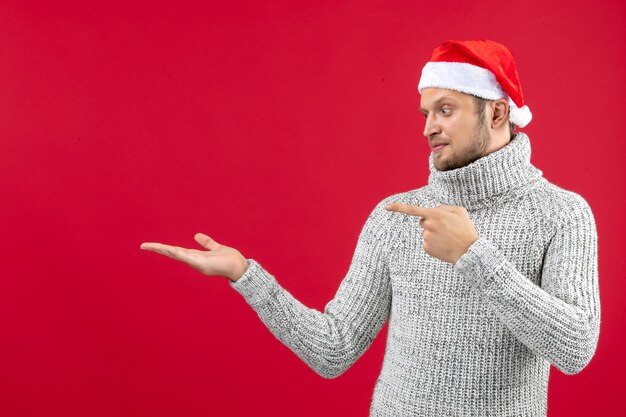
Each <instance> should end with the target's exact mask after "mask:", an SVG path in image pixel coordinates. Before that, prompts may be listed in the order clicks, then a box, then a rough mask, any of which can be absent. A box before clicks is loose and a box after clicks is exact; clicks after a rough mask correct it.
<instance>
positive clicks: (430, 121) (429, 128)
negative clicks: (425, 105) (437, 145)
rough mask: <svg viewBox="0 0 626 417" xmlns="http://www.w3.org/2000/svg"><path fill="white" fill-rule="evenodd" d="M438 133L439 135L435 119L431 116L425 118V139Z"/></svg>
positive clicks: (438, 127)
mask: <svg viewBox="0 0 626 417" xmlns="http://www.w3.org/2000/svg"><path fill="white" fill-rule="evenodd" d="M439 133H441V127H440V126H439V123H437V121H436V120H435V118H434V117H432V116H428V117H426V123H425V124H424V136H426V138H430V137H431V136H432V135H434V134H439Z"/></svg>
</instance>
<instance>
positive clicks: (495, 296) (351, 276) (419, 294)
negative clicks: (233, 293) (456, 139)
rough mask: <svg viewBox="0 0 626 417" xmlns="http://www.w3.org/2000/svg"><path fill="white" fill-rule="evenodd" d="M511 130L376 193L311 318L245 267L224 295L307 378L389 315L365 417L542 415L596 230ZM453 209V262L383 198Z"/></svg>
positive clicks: (340, 361) (574, 327) (594, 315)
mask: <svg viewBox="0 0 626 417" xmlns="http://www.w3.org/2000/svg"><path fill="white" fill-rule="evenodd" d="M530 151H531V147H530V141H529V138H528V136H527V135H525V134H524V133H521V132H518V133H516V134H515V136H514V137H513V138H512V139H511V142H510V143H509V144H507V145H506V146H505V147H503V148H501V149H500V150H498V151H496V152H493V153H491V154H489V155H487V156H484V157H482V158H480V159H478V160H477V161H475V162H473V163H471V164H469V165H467V166H465V167H462V168H458V169H454V170H450V171H438V170H437V169H436V168H435V167H434V164H433V159H432V158H433V157H432V154H431V156H430V161H429V164H430V177H429V179H428V185H426V186H424V187H421V188H418V189H415V190H412V191H408V192H404V193H399V194H395V195H392V196H389V197H387V198H385V199H384V200H383V201H381V202H380V203H379V204H377V205H376V207H375V208H374V209H373V211H372V212H371V214H370V215H369V217H368V219H367V221H366V222H365V225H364V227H363V230H362V231H361V234H360V236H359V239H358V242H357V246H356V250H355V253H354V256H353V259H352V262H351V264H350V268H349V270H348V273H347V275H346V276H345V278H344V279H343V281H342V282H341V285H340V286H339V289H338V291H337V293H336V295H335V297H334V298H333V299H332V300H331V301H330V302H329V303H328V304H327V305H326V307H325V309H324V312H323V313H321V312H319V311H317V310H315V309H310V308H308V307H306V306H304V305H303V304H301V303H300V302H299V301H297V300H296V299H295V298H294V297H293V296H292V295H291V294H289V293H288V292H287V291H286V290H285V289H283V288H282V287H281V286H280V285H279V284H278V283H277V281H276V280H275V278H274V277H273V276H272V275H271V274H270V273H269V272H267V271H266V270H265V269H263V267H262V266H261V265H260V264H259V263H258V262H256V261H255V260H254V259H252V258H249V259H248V261H249V263H250V266H249V268H248V270H247V271H246V272H245V274H244V275H243V276H242V277H241V278H240V279H239V280H238V281H237V282H235V283H232V284H231V285H232V287H233V288H235V289H236V290H237V291H238V292H239V293H241V294H242V295H243V297H244V298H245V300H246V301H247V302H248V303H249V304H250V305H251V306H252V308H253V309H254V310H255V311H256V312H257V313H258V315H259V317H260V318H261V320H262V321H263V322H264V323H265V325H266V326H267V327H268V328H269V329H270V331H271V332H272V333H273V334H274V335H275V336H276V337H277V338H278V339H279V340H281V341H282V342H283V343H284V344H285V345H287V346H288V347H289V348H290V349H291V350H292V351H293V352H294V353H295V354H296V355H298V356H299V357H300V358H301V359H302V360H303V361H304V362H306V363H307V364H308V365H309V366H310V367H311V368H312V369H314V370H315V371H316V372H317V373H319V374H320V375H321V376H323V377H326V378H333V377H336V376H338V375H340V374H341V373H342V372H344V371H345V370H346V369H347V368H349V367H350V366H351V365H352V364H353V363H354V362H355V361H356V360H357V359H358V358H359V357H360V356H361V354H362V353H363V352H364V351H365V350H366V349H367V348H368V347H369V346H370V344H371V343H372V341H373V340H374V338H375V337H376V335H377V334H378V332H379V330H380V329H381V327H382V326H383V324H384V323H385V322H386V321H387V320H389V329H388V330H389V331H388V335H387V345H386V349H385V358H384V361H383V366H382V370H381V373H380V376H379V378H378V380H377V382H376V386H375V389H374V394H373V398H372V402H371V407H370V415H371V416H389V417H392V416H393V417H397V416H432V417H444V416H468V417H469V416H471V417H478V416H499V417H505V416H525V417H531V416H546V413H547V385H548V374H549V371H550V365H554V366H555V367H557V368H558V369H559V370H561V371H562V372H564V373H566V374H575V373H577V372H580V371H581V370H582V369H583V368H584V367H585V365H586V364H587V363H588V362H589V361H590V360H591V357H592V356H593V354H594V352H595V349H596V345H597V341H598V335H599V328H600V300H599V292H598V269H597V232H596V226H595V220H594V217H593V214H592V212H591V209H590V207H589V205H588V204H587V202H586V201H585V200H584V199H583V198H582V197H581V196H580V195H578V194H576V193H574V192H571V191H567V190H564V189H562V188H559V187H558V186H556V185H554V184H552V183H550V182H548V181H547V180H546V179H545V178H543V173H542V171H540V170H539V169H537V168H536V167H534V166H533V165H532V164H531V163H530ZM391 202H401V203H407V204H417V205H420V206H424V207H436V206H438V205H439V204H447V205H457V206H463V207H465V208H466V209H467V210H468V212H469V216H470V218H471V220H472V222H473V224H474V227H475V228H476V231H477V232H478V235H479V238H478V240H477V241H476V242H475V243H474V244H473V245H472V246H471V247H470V248H469V250H468V251H467V253H465V254H464V255H463V256H462V257H461V258H460V259H459V260H458V262H457V263H456V264H451V263H447V262H444V261H441V260H439V259H436V258H433V257H431V256H429V255H428V254H427V253H426V252H425V251H424V250H423V248H422V230H421V228H420V224H419V217H416V216H409V215H406V214H404V213H398V212H391V211H386V210H385V209H384V208H383V207H384V205H385V204H387V203H391Z"/></svg>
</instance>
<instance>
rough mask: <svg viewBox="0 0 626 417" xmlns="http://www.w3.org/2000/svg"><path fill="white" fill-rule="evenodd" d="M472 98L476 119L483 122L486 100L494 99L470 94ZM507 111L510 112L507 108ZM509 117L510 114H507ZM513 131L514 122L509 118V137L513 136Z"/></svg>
mask: <svg viewBox="0 0 626 417" xmlns="http://www.w3.org/2000/svg"><path fill="white" fill-rule="evenodd" d="M472 98H473V99H474V106H475V107H476V114H477V115H478V121H479V122H480V123H484V120H485V107H486V106H487V102H488V101H495V100H486V99H484V98H481V97H476V96H475V95H472ZM509 112H510V109H509ZM509 117H510V114H509ZM514 133H515V123H513V122H512V121H511V119H509V134H510V136H511V137H513V134H514Z"/></svg>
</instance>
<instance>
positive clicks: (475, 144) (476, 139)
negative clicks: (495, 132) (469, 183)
mask: <svg viewBox="0 0 626 417" xmlns="http://www.w3.org/2000/svg"><path fill="white" fill-rule="evenodd" d="M472 137H473V140H472V141H471V143H470V144H469V145H468V146H467V147H466V148H465V149H461V150H460V151H457V152H453V153H452V154H451V155H449V156H448V158H447V159H444V160H443V164H442V166H441V167H437V169H438V170H439V171H449V170H452V169H457V168H461V167H464V166H466V165H469V164H471V163H472V162H474V161H476V160H477V159H480V158H482V157H483V156H484V155H485V151H486V150H487V148H488V147H489V144H490V143H491V136H490V135H489V129H487V125H486V123H485V121H484V120H483V119H482V118H481V117H479V122H478V123H477V124H476V128H475V129H474V134H473V135H472Z"/></svg>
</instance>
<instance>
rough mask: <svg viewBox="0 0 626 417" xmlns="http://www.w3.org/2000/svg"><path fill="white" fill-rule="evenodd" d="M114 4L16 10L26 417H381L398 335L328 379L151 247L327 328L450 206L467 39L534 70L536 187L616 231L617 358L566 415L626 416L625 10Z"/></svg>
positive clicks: (11, 143) (2, 84)
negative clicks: (393, 255)
mask: <svg viewBox="0 0 626 417" xmlns="http://www.w3.org/2000/svg"><path fill="white" fill-rule="evenodd" d="M91 3H92V2H66V1H55V2H49V3H48V4H43V3H41V4H40V3H37V2H17V1H3V2H2V3H1V5H0V135H1V136H0V138H1V139H0V140H1V145H2V147H1V154H0V155H1V160H0V231H1V232H2V237H1V239H0V245H1V247H0V249H1V253H2V254H3V259H2V262H1V263H0V330H1V331H2V336H3V338H2V343H1V344H0V357H1V361H2V366H1V370H2V371H1V372H2V375H1V377H0V414H1V415H2V416H37V417H44V416H45V417H48V416H64V417H74V416H81V417H82V416H90V417H99V416H151V417H155V416H159V417H161V416H246V415H260V416H270V415H271V416H322V415H325V416H365V415H367V412H368V409H369V403H370V398H371V394H372V389H373V387H374V383H375V380H376V377H377V375H378V372H379V371H380V368H381V361H382V357H383V353H384V340H385V336H386V330H384V331H383V332H382V333H381V334H380V336H379V338H378V339H377V340H376V341H375V342H374V344H373V346H372V347H371V348H370V349H369V350H368V351H367V352H366V353H365V355H364V356H363V357H362V358H361V359H360V360H359V361H358V362H357V363H356V364H355V365H354V366H353V367H352V368H350V369H349V370H348V371H347V372H346V373H345V374H344V375H342V376H341V377H339V378H338V379H334V380H325V379H322V378H321V377H319V376H318V375H316V374H315V373H314V372H313V371H311V370H310V369H309V368H308V367H307V366H306V365H305V364H304V363H303V362H301V361H300V360H299V359H298V358H297V357H296V356H295V355H294V354H293V353H291V351H289V350H288V349H287V348H286V347H285V346H283V345H281V344H280V342H279V341H278V340H276V339H275V338H274V336H272V335H271V333H270V332H269V331H268V330H267V329H266V328H265V327H264V326H263V325H262V323H261V322H260V321H259V319H258V318H257V316H256V314H255V313H254V311H253V310H252V309H251V308H250V307H249V306H248V305H247V304H246V303H245V302H244V300H243V298H241V296H240V295H239V294H237V293H236V292H235V291H234V290H232V289H231V288H229V286H228V283H227V281H226V280H225V279H223V278H215V277H206V276H202V275H200V274H199V273H198V272H196V271H195V270H193V269H191V268H189V267H187V266H186V265H184V264H181V263H178V262H175V261H173V260H171V259H169V258H166V257H163V256H160V255H157V254H154V253H149V252H143V251H141V250H140V249H139V245H140V243H141V242H143V241H160V242H165V243H171V244H176V245H181V246H186V247H197V245H196V244H195V242H194V241H193V235H194V233H196V232H198V231H202V232H205V233H208V234H209V235H211V236H212V237H214V238H215V239H216V240H217V241H218V242H220V243H224V244H226V245H228V246H232V247H235V248H237V249H239V250H240V251H241V252H242V253H243V254H244V255H245V256H247V257H252V258H255V259H256V260H258V261H259V262H260V263H261V264H262V265H263V266H264V267H265V268H266V269H267V270H268V271H270V272H271V273H272V274H274V275H275V276H276V277H277V279H278V280H279V282H281V283H282V284H283V285H284V286H285V287H286V288H287V289H288V290H289V291H291V292H292V293H293V294H294V295H295V296H296V297H297V298H298V299H300V300H301V301H302V302H303V303H305V304H306V305H308V306H311V307H314V308H317V309H323V307H324V305H325V304H326V302H328V301H329V300H330V298H332V296H333V295H334V293H335V290H336V289H337V286H338V285H339V282H340V281H341V279H342V278H343V277H344V276H345V273H346V272H347V270H348V266H349V263H350V260H351V257H352V254H353V251H354V248H355V244H356V239H357V237H358V234H359V232H360V230H361V227H362V226H363V224H364V222H365V219H366V218H367V215H368V213H369V212H370V211H371V209H372V208H373V207H374V205H375V204H376V203H377V202H379V201H380V200H381V199H382V198H384V197H386V196H388V195H391V194H393V193H398V192H402V191H407V190H410V189H414V188H417V187H419V186H422V185H424V184H425V183H426V182H427V179H428V164H427V161H428V153H429V150H428V147H427V144H426V140H425V138H424V137H423V136H422V130H423V127H424V119H423V117H422V116H421V115H420V114H419V111H418V109H419V95H418V93H417V90H416V87H417V83H418V80H419V74H420V71H421V68H422V66H423V65H424V63H425V62H426V61H427V60H428V59H429V57H430V53H431V52H432V50H433V48H434V47H435V46H436V45H437V44H438V43H439V42H441V41H442V40H445V39H468V38H491V39H494V40H497V41H500V42H502V43H504V44H506V45H508V46H509V47H510V48H511V49H512V50H513V53H514V55H515V56H516V59H517V63H518V69H519V73H520V78H521V81H522V85H523V87H524V94H525V97H526V102H527V103H528V105H529V107H530V108H531V110H532V112H533V115H534V118H533V121H532V123H531V124H530V125H529V126H528V127H527V128H525V129H524V131H525V132H526V133H527V134H528V135H529V136H530V138H531V142H532V145H533V155H532V160H533V163H534V164H535V165H536V166H538V167H539V168H540V169H542V170H543V172H544V176H545V177H546V178H547V179H549V180H550V181H552V182H554V183H556V184H557V185H559V186H562V187H564V188H566V189H570V190H573V191H575V192H577V193H579V194H581V195H582V196H583V197H585V198H586V199H587V201H588V202H589V204H590V205H591V207H592V209H593V211H594V214H595V216H596V221H597V225H598V232H599V249H600V286H601V298H602V331H601V336H600V342H599V346H598V350H597V353H596V356H595V357H594V359H593V361H592V362H591V364H590V365H589V366H588V367H587V368H585V369H584V370H583V371H582V372H581V373H580V374H578V375H575V376H566V375H564V374H562V373H560V372H559V371H558V370H556V369H555V368H552V374H551V377H550V385H549V407H548V410H549V415H550V416H552V417H557V416H570V417H573V416H622V415H623V412H624V411H623V410H624V406H625V402H624V395H623V394H622V391H623V389H624V383H623V376H624V374H625V373H626V362H625V361H624V359H623V357H624V355H623V351H622V346H623V343H624V339H625V331H624V326H623V322H624V313H625V309H624V307H623V305H624V304H623V300H624V297H625V296H626V294H625V287H624V275H625V271H626V268H625V261H624V259H625V257H624V254H623V253H624V235H625V232H626V230H625V229H626V228H625V222H624V216H623V208H624V198H625V197H624V189H625V184H624V182H625V178H626V176H625V175H624V174H625V172H624V170H625V168H624V166H625V164H624V150H625V148H626V145H625V144H624V138H623V132H624V130H625V128H626V122H625V117H624V111H625V106H624V97H626V91H625V88H624V87H625V81H624V71H623V67H624V65H625V64H626V54H625V49H626V47H625V46H624V41H625V36H624V32H623V27H624V24H625V23H626V6H624V4H623V2H619V1H605V2H588V1H585V2H582V1H570V2H545V1H541V2H536V3H533V2H528V1H508V2H498V3H496V2H493V3H492V2H487V1H472V2H422V1H406V2H384V1H379V2H363V1H349V2H341V4H336V2H333V1H317V2H285V1H281V2H257V1H255V2H245V3H244V2H233V3H232V4H228V5H225V4H223V3H222V2H184V1H178V2H174V3H172V4H165V3H164V4H161V5H158V4H155V3H154V2H143V3H128V2H121V1H116V2H106V4H104V5H92V4H91ZM206 3H209V4H206Z"/></svg>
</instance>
